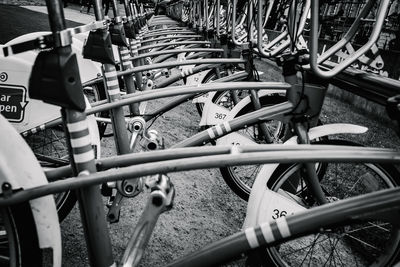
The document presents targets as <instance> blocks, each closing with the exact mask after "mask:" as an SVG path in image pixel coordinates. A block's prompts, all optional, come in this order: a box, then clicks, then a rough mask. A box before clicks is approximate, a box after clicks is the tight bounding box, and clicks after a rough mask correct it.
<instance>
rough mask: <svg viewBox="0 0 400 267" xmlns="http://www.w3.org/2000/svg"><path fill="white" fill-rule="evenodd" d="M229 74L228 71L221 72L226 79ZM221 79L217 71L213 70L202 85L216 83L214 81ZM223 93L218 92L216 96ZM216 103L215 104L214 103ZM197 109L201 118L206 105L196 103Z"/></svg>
mask: <svg viewBox="0 0 400 267" xmlns="http://www.w3.org/2000/svg"><path fill="white" fill-rule="evenodd" d="M227 75H228V74H227V72H226V70H221V71H220V77H225V76H227ZM220 77H218V75H217V71H216V70H215V69H213V70H212V71H210V72H209V73H208V74H207V75H206V77H204V79H203V81H201V83H210V82H212V81H214V80H217V79H219V78H220ZM221 93H222V92H217V93H216V96H217V95H220V94H221ZM214 99H215V97H214ZM214 99H213V102H214ZM214 103H215V102H214ZM196 109H197V112H198V113H199V115H200V116H201V114H203V109H204V103H196Z"/></svg>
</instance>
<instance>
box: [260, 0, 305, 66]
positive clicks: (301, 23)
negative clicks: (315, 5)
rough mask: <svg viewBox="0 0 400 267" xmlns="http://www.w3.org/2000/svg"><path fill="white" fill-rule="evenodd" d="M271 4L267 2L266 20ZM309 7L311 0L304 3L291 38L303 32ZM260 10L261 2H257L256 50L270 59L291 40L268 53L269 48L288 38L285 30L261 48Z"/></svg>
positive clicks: (261, 25) (261, 26)
mask: <svg viewBox="0 0 400 267" xmlns="http://www.w3.org/2000/svg"><path fill="white" fill-rule="evenodd" d="M271 2H272V3H271ZM273 3H274V1H269V6H268V10H267V14H266V17H267V18H268V16H269V14H270V12H271V10H272V7H273ZM310 6H311V0H307V1H306V2H305V6H304V7H303V12H302V15H301V17H300V21H299V25H298V28H297V29H296V30H295V29H292V30H293V34H292V36H294V34H297V37H299V36H300V35H301V34H302V32H303V30H304V27H305V25H306V22H307V17H308V13H309V12H310ZM261 9H262V3H261V1H258V15H257V16H258V20H257V35H258V38H257V48H258V52H259V53H260V55H261V56H263V57H267V58H270V57H274V56H276V55H277V54H278V53H280V52H281V51H282V50H284V49H285V48H287V47H288V46H289V45H290V43H291V40H290V39H289V38H288V39H287V40H284V41H283V42H282V43H281V44H280V45H278V46H277V47H275V48H274V49H273V50H271V51H268V50H269V49H270V48H271V47H273V46H274V45H276V44H277V43H279V42H281V41H282V40H283V39H284V38H286V37H288V36H289V32H288V29H286V30H285V31H284V32H282V33H281V34H279V35H278V36H277V37H276V38H275V39H274V40H272V41H271V42H269V43H268V44H267V45H265V46H264V47H263V41H262V31H263V26H264V25H263V23H262V20H263V18H262V11H261ZM292 14H293V13H292ZM266 20H267V19H266ZM293 23H294V22H293ZM264 24H265V22H264ZM293 28H294V27H293ZM266 50H267V51H268V52H267V51H266Z"/></svg>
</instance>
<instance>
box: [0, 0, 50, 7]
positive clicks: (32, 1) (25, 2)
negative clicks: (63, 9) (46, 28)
mask: <svg viewBox="0 0 400 267" xmlns="http://www.w3.org/2000/svg"><path fill="white" fill-rule="evenodd" d="M0 4H6V5H16V6H45V5H46V1H44V0H0Z"/></svg>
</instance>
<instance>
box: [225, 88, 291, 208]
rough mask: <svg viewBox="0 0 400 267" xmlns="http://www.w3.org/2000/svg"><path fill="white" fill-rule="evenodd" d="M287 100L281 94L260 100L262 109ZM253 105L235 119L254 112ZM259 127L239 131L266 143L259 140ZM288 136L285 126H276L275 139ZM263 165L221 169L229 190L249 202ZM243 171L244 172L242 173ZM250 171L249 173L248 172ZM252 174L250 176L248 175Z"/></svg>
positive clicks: (256, 140)
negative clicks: (240, 173)
mask: <svg viewBox="0 0 400 267" xmlns="http://www.w3.org/2000/svg"><path fill="white" fill-rule="evenodd" d="M285 100H286V97H285V96H283V95H279V94H273V95H268V96H263V97H261V98H260V102H261V105H262V107H267V106H272V105H275V104H279V103H282V102H283V101H285ZM253 110H254V109H253V106H252V104H251V103H250V104H248V105H246V106H245V107H244V108H243V109H242V110H241V111H240V112H239V113H238V114H237V115H236V116H235V117H239V116H241V115H244V114H246V113H248V112H251V111H253ZM256 129H257V125H254V126H252V127H247V128H246V129H245V130H240V131H238V132H239V133H241V134H243V135H246V136H247V137H249V138H250V139H252V140H253V141H255V142H256V143H259V144H260V143H265V142H264V141H262V140H260V139H259V138H258V133H257V131H256ZM286 134H287V127H285V126H284V125H283V124H280V125H278V126H276V130H275V132H274V134H273V135H274V137H275V138H277V139H285V135H286ZM260 166H261V165H246V166H230V167H222V168H220V172H221V175H222V178H223V179H224V181H225V183H226V184H227V185H228V186H229V188H230V189H231V190H232V191H233V192H234V193H235V194H236V195H237V196H239V197H240V198H241V199H243V200H245V201H247V200H248V199H249V195H250V191H251V185H252V184H253V182H254V179H255V177H256V174H257V172H258V169H259V167H260ZM241 170H242V171H241ZM247 170H249V172H247ZM239 172H242V173H244V175H239ZM246 173H250V174H246Z"/></svg>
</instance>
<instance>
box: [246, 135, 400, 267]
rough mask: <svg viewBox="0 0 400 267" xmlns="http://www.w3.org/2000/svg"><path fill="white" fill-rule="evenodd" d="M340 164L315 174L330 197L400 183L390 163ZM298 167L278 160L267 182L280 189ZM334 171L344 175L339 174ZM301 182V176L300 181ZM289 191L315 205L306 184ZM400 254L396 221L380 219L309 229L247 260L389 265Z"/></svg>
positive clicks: (272, 263)
mask: <svg viewBox="0 0 400 267" xmlns="http://www.w3.org/2000/svg"><path fill="white" fill-rule="evenodd" d="M321 143H324V144H333V145H355V146H359V145H358V144H356V143H354V142H350V141H344V140H324V141H322V142H321ZM339 164H340V168H338V167H337V166H336V163H328V164H327V170H326V171H325V172H324V175H323V176H324V177H320V180H321V184H322V186H323V190H324V191H325V193H326V195H327V198H328V200H330V201H336V200H340V199H345V198H347V197H352V196H356V195H360V194H363V193H367V192H372V191H377V190H380V189H383V188H388V187H395V186H399V185H400V173H399V171H398V170H397V169H396V168H395V166H393V165H381V164H370V163H339ZM299 168H300V164H290V165H289V164H282V165H280V166H279V167H278V168H277V170H276V171H275V173H274V174H273V175H272V176H271V179H270V181H269V182H268V188H270V189H272V190H274V191H278V190H279V189H282V188H285V189H284V190H285V191H286V190H287V189H288V188H292V189H294V187H293V186H291V183H290V181H289V180H290V177H291V175H292V174H294V173H296V172H297V170H298V169H299ZM346 171H350V172H346ZM335 173H336V175H335ZM338 174H340V175H341V176H340V177H342V178H343V177H345V179H341V180H338V179H337V175H338ZM344 174H346V176H343V175H344ZM297 175H299V174H297ZM300 175H301V174H300ZM288 181H289V182H288ZM353 182H354V183H353ZM302 184H303V182H300V183H299V185H302ZM303 185H304V184H303ZM299 187H300V190H299ZM349 189H350V190H349ZM286 192H288V191H286ZM292 193H293V194H294V196H295V197H296V198H297V203H299V200H300V201H301V202H302V203H303V205H304V204H305V203H307V204H305V206H306V207H307V208H310V207H312V206H313V205H316V204H315V203H313V202H312V200H310V199H311V198H310V196H309V192H308V191H307V187H306V186H302V187H301V186H296V190H295V192H292ZM332 244H334V245H335V246H332ZM329 249H331V251H329ZM399 254H400V227H399V226H398V225H394V224H392V223H390V222H388V221H386V220H384V219H382V220H375V221H366V222H357V223H352V224H344V226H343V225H342V226H339V227H335V228H331V229H324V230H322V229H321V230H320V231H319V232H318V233H311V234H309V235H307V236H303V237H300V238H297V239H294V240H292V241H288V242H285V243H282V244H280V245H279V246H275V247H272V248H260V249H258V250H257V251H256V252H255V253H253V254H252V256H251V259H250V260H249V262H250V265H251V266H303V265H307V266H325V265H324V264H333V265H335V266H336V265H340V264H341V265H345V266H389V265H390V264H393V263H394V262H396V261H397V260H398V258H399Z"/></svg>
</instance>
